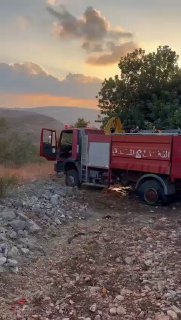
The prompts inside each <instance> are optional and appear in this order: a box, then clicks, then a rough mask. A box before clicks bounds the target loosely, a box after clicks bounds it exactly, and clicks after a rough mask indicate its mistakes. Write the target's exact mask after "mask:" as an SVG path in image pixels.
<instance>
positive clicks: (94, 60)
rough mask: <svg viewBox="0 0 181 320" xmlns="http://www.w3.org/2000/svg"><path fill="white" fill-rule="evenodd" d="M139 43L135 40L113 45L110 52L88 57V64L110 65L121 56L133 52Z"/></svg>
mask: <svg viewBox="0 0 181 320" xmlns="http://www.w3.org/2000/svg"><path fill="white" fill-rule="evenodd" d="M136 47H137V45H136V44H135V43H134V42H125V43H123V44H121V45H118V46H116V45H114V44H113V45H112V46H111V48H110V53H104V54H101V55H99V56H91V57H89V58H88V59H87V63H88V64H92V65H109V64H113V63H116V62H118V61H119V60H120V58H121V57H123V56H125V55H126V54H127V53H129V52H132V51H133V50H134V49H135V48H136Z"/></svg>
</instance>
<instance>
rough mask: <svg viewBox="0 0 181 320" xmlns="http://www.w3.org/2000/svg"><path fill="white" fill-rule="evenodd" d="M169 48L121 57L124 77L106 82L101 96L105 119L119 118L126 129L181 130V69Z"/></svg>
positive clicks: (137, 52)
mask: <svg viewBox="0 0 181 320" xmlns="http://www.w3.org/2000/svg"><path fill="white" fill-rule="evenodd" d="M177 61H178V56H177V55H176V53H175V52H174V51H172V50H171V49H170V48H169V47H168V46H164V47H158V49H157V52H153V53H149V54H146V53H145V51H144V50H142V49H139V50H135V51H134V52H132V53H130V54H128V55H127V56H126V57H123V58H121V60H120V62H119V65H118V66H119V69H120V76H118V75H116V76H115V77H114V78H109V79H105V81H104V82H103V84H102V89H101V90H100V92H99V93H98V99H99V107H100V109H101V114H102V115H104V116H105V120H106V119H107V118H110V117H112V116H119V117H120V119H121V120H122V122H123V125H124V127H125V128H126V129H130V128H133V127H135V126H139V127H140V128H143V129H146V128H151V127H153V126H156V127H159V128H160V129H161V128H162V129H167V128H177V127H181V70H180V69H179V67H178V63H177Z"/></svg>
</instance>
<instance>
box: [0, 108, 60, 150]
mask: <svg viewBox="0 0 181 320" xmlns="http://www.w3.org/2000/svg"><path fill="white" fill-rule="evenodd" d="M0 118H5V119H6V122H7V133H6V134H7V135H9V134H11V133H14V132H15V133H18V134H20V135H21V136H23V137H27V138H29V139H30V140H31V141H32V142H33V143H36V144H39V141H40V132H41V129H42V128H43V127H45V128H50V129H51V128H52V129H56V130H57V131H58V132H60V131H61V130H62V129H63V124H62V123H61V122H60V121H58V120H55V119H54V118H53V117H50V116H46V115H42V114H37V112H33V111H32V110H31V111H30V110H26V111H22V110H21V109H20V110H14V109H0ZM1 136H2V134H1Z"/></svg>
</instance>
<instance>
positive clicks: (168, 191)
mask: <svg viewBox="0 0 181 320" xmlns="http://www.w3.org/2000/svg"><path fill="white" fill-rule="evenodd" d="M147 180H157V181H159V182H160V184H161V185H162V187H163V190H164V194H165V195H172V194H175V192H176V190H175V185H174V184H173V183H171V182H169V181H168V180H167V179H166V178H165V177H161V176H158V175H156V174H144V175H143V176H142V177H141V178H139V180H138V181H137V183H136V190H138V188H139V186H140V185H141V183H143V182H144V181H147Z"/></svg>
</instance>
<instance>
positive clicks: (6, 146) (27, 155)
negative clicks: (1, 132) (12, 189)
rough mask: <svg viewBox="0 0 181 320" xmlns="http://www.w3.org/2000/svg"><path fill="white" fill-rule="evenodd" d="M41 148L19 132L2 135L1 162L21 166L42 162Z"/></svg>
mask: <svg viewBox="0 0 181 320" xmlns="http://www.w3.org/2000/svg"><path fill="white" fill-rule="evenodd" d="M40 161H41V160H40V157H39V150H38V148H37V147H36V146H34V145H33V144H32V143H31V142H30V141H29V140H26V139H23V138H21V137H20V136H18V135H17V134H12V135H11V136H7V137H6V136H5V137H3V138H1V137H0V164H3V165H6V166H21V165H24V164H28V163H32V162H40Z"/></svg>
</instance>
